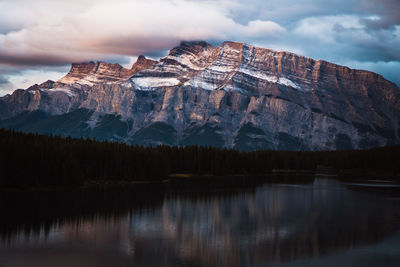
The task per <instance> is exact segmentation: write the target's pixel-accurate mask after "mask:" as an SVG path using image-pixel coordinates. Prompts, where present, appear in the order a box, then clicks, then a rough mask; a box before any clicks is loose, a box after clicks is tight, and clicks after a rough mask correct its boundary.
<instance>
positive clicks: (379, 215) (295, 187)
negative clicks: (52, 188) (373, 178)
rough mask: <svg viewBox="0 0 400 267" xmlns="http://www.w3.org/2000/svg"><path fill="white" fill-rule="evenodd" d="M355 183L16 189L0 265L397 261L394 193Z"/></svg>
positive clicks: (1, 230)
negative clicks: (182, 188)
mask: <svg viewBox="0 0 400 267" xmlns="http://www.w3.org/2000/svg"><path fill="white" fill-rule="evenodd" d="M353 187H354V184H344V183H342V182H340V181H337V180H332V179H318V178H317V179H315V180H310V181H307V182H306V183H296V184H289V183H288V184H283V183H272V184H271V183H270V184H263V185H259V186H250V187H248V188H243V189H238V188H231V189H230V190H224V191H219V190H216V191H213V192H207V193H206V192H199V191H195V192H191V191H188V190H185V191H179V190H174V189H171V188H167V187H165V186H162V185H158V186H145V188H140V189H138V188H134V189H133V188H131V189H128V188H115V189H105V190H94V191H90V192H74V193H71V192H65V193H54V194H53V193H47V194H43V193H42V194H34V193H31V194H27V193H19V194H17V195H18V198H19V201H16V196H15V193H14V194H13V195H12V194H11V195H12V196H10V195H7V196H3V197H2V199H1V201H2V204H0V208H1V212H2V213H1V214H2V219H1V224H0V234H1V237H2V241H0V263H1V264H0V265H1V266H6V267H8V266H44V267H46V266H55V265H57V266H60V267H61V266H265V265H282V266H292V265H293V266H303V265H301V264H304V266H314V265H313V264H315V266H318V265H319V266H321V265H325V266H335V264H336V265H337V264H338V262H339V263H340V264H342V265H343V266H347V265H346V263H347V264H348V266H357V265H359V266H375V265H376V264H377V261H379V264H383V263H384V264H385V265H386V266H398V264H399V260H400V237H399V230H400V205H399V204H400V195H396V194H395V196H393V194H392V195H391V196H390V197H386V196H385V195H384V194H383V195H382V194H376V193H375V192H372V191H371V190H370V191H364V190H362V189H360V188H357V190H356V189H355V188H353ZM396 192H397V191H396ZM43 195H45V196H43ZM21 198H25V199H24V201H20V200H21ZM7 201H8V203H6V202H7ZM27 201H28V202H27ZM13 203H14V204H13ZM3 216H4V217H3ZM385 242H386V243H387V242H390V245H388V244H386V243H385ZM385 244H386V246H385ZM375 246H376V249H374V248H375ZM360 248H361V249H364V250H363V252H362V253H361V252H360V253H359V252H354V251H355V250H357V249H360ZM367 248H368V249H369V250H368V251H370V252H368V253H367V252H366V251H367V250H365V249H367ZM388 248H390V249H388ZM396 251H397V252H398V253H397V252H396ZM353 252H354V253H353ZM374 259H375V261H374ZM382 261H383V262H382ZM330 264H331V265H330Z"/></svg>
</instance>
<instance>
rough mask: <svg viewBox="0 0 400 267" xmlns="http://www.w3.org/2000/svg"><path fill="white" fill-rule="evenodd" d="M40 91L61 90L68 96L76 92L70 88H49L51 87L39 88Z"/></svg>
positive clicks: (52, 91) (72, 95)
mask: <svg viewBox="0 0 400 267" xmlns="http://www.w3.org/2000/svg"><path fill="white" fill-rule="evenodd" d="M40 91H42V92H46V93H54V92H62V93H65V94H66V95H68V96H70V97H74V96H76V94H75V93H74V92H73V91H72V90H71V89H68V88H51V89H43V88H40Z"/></svg>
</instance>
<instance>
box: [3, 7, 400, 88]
mask: <svg viewBox="0 0 400 267" xmlns="http://www.w3.org/2000/svg"><path fill="white" fill-rule="evenodd" d="M181 40H206V41H209V42H212V43H214V44H218V43H219V42H222V41H225V40H233V41H241V42H246V43H250V44H255V45H259V46H263V47H268V48H273V49H277V50H289V51H292V52H295V53H300V54H303V55H305V56H309V57H312V58H322V59H325V60H328V61H333V62H335V63H338V64H349V65H350V67H359V66H362V67H365V68H367V69H369V70H372V71H376V72H379V73H380V74H382V75H384V76H385V77H387V78H389V79H391V80H392V81H394V82H396V83H397V84H400V77H399V76H400V73H399V72H400V71H398V69H396V68H397V67H398V66H399V61H400V1H399V0H331V1H319V0H268V1H266V0H246V1H239V0H229V1H228V0H203V1H201V0H110V1H108V0H69V1H54V0H36V1H31V0H0V95H3V94H4V93H7V92H11V91H12V90H13V89H16V88H17V87H23V86H25V87H26V85H27V82H30V81H32V82H37V83H39V82H42V81H43V78H44V75H45V73H46V72H48V73H49V74H50V73H51V77H49V78H53V79H57V77H56V76H59V77H61V76H63V74H64V72H65V69H68V67H67V65H69V64H70V63H71V62H82V61H89V60H99V59H102V60H108V61H111V60H113V59H116V60H117V61H118V62H120V63H126V62H129V61H130V59H131V58H132V57H136V56H138V55H140V54H145V55H153V56H154V55H161V54H163V53H165V51H166V50H169V49H171V48H172V47H174V46H176V45H177V44H179V42H180V41H181ZM382 66H384V67H382ZM396 73H399V75H396ZM36 74H37V79H36V80H35V75H36ZM39 74H40V75H39ZM28 76H29V77H30V78H29V79H27V78H26V77H28ZM24 77H25V78H24ZM22 81H25V82H22Z"/></svg>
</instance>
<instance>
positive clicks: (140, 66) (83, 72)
mask: <svg viewBox="0 0 400 267" xmlns="http://www.w3.org/2000/svg"><path fill="white" fill-rule="evenodd" d="M154 63H155V61H153V60H151V59H146V58H145V57H144V56H139V57H138V60H137V61H136V63H134V64H133V66H132V68H131V69H125V68H124V67H122V66H121V65H119V64H110V63H106V62H89V63H73V64H72V66H71V70H70V71H69V72H68V74H67V75H66V76H64V77H63V78H61V79H60V80H58V82H59V83H64V84H74V83H78V84H87V85H91V86H92V85H94V84H98V83H121V82H124V81H126V80H128V79H129V78H130V77H132V76H133V75H134V74H135V73H137V72H139V71H141V70H144V69H147V68H149V67H151V66H152V65H153V64H154Z"/></svg>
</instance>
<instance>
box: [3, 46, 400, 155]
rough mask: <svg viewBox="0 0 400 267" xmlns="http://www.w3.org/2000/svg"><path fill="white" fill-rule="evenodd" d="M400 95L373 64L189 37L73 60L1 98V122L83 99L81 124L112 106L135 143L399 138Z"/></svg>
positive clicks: (368, 142) (290, 145) (368, 143)
mask: <svg viewBox="0 0 400 267" xmlns="http://www.w3.org/2000/svg"><path fill="white" fill-rule="evenodd" d="M399 100H400V90H399V88H398V87H397V86H396V85H395V84H393V83H391V82H389V81H387V80H385V79H384V78H383V77H382V76H381V75H378V74H375V73H372V72H369V71H362V70H354V69H349V68H347V67H344V66H339V65H335V64H332V63H329V62H325V61H322V60H317V61H315V60H313V59H310V58H306V57H303V56H299V55H295V54H292V53H288V52H277V51H273V50H270V49H264V48H258V47H254V46H251V45H247V44H243V43H234V42H224V43H223V44H221V45H220V46H218V47H213V46H211V45H210V44H208V43H206V42H202V41H199V42H182V43H181V45H180V46H178V47H175V48H173V49H172V50H171V51H170V52H169V54H168V55H167V56H165V57H163V58H161V59H160V60H158V61H152V60H148V59H146V58H144V57H139V58H138V61H137V62H136V63H135V64H134V65H133V67H132V68H131V69H125V68H123V67H122V66H120V65H118V64H108V63H104V62H97V63H93V62H90V63H85V64H73V65H72V67H71V70H70V72H69V73H68V74H67V75H66V76H65V77H63V78H62V79H60V80H59V81H58V82H51V81H48V82H46V83H44V84H41V85H34V86H32V87H30V88H28V89H26V90H16V91H15V92H14V93H13V94H12V95H7V96H5V97H2V98H1V99H0V119H2V120H3V121H2V122H1V123H0V126H3V127H11V126H13V125H12V123H10V120H8V121H7V120H6V121H4V120H5V119H9V118H11V117H13V116H16V115H18V116H20V117H21V116H26V113H23V112H24V111H30V112H32V111H43V112H45V113H46V114H50V115H58V116H61V115H63V114H66V113H70V112H74V111H75V112H76V111H77V110H82V109H85V110H89V111H91V114H92V115H91V116H92V117H90V118H86V117H84V118H81V120H82V121H81V125H82V126H81V127H82V128H84V127H89V130H94V129H96V127H97V126H98V123H100V124H101V122H102V118H104V117H105V116H106V114H112V115H113V116H114V118H115V120H116V121H118V123H122V124H126V125H128V126H127V127H126V131H122V132H121V131H119V132H118V134H115V135H111V136H112V138H111V139H117V140H122V141H125V142H128V143H134V144H169V145H176V144H182V145H189V144H199V145H213V146H220V147H229V148H237V149H240V150H246V151H248V150H256V149H279V150H322V149H355V148H369V147H375V146H383V145H387V144H395V143H400V127H399V126H400V115H399V114H400V101H399ZM24 114H25V115H24ZM85 114H86V113H85ZM20 119H21V118H20ZM21 120H22V121H23V119H21ZM94 121H95V122H96V123H93V122H94ZM85 125H86V126H85ZM14 126H15V125H14ZM110 127H111V126H110ZM15 128H18V127H15ZM26 128H28V129H29V127H25V128H24V129H26ZM31 130H33V131H34V130H36V131H39V132H40V131H41V130H42V129H37V128H35V126H32V129H31ZM81 132H85V131H84V129H82V131H81ZM61 134H62V133H61ZM107 136H108V135H107Z"/></svg>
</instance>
